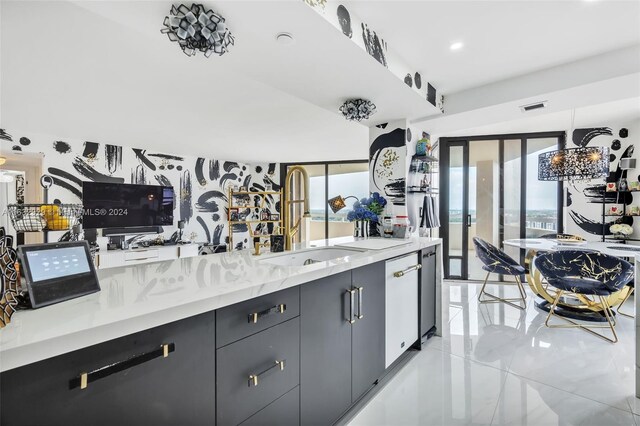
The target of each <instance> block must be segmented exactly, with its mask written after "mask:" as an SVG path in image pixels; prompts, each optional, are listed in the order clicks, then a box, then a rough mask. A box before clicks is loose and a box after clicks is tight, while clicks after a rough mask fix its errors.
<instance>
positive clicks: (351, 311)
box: [347, 289, 356, 324]
mask: <svg viewBox="0 0 640 426" xmlns="http://www.w3.org/2000/svg"><path fill="white" fill-rule="evenodd" d="M347 294H349V318H347V322H348V323H349V324H353V323H354V322H356V320H355V319H353V310H354V306H353V305H354V300H353V299H354V297H355V294H356V291H355V290H353V289H351V290H347Z"/></svg>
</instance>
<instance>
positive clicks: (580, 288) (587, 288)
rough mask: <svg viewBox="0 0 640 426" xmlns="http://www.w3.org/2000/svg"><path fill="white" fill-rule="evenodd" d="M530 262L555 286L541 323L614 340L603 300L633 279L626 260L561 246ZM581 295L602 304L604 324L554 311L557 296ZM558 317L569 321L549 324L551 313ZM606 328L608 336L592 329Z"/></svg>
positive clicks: (608, 309)
mask: <svg viewBox="0 0 640 426" xmlns="http://www.w3.org/2000/svg"><path fill="white" fill-rule="evenodd" d="M534 264H535V267H536V269H538V270H539V271H540V273H541V274H542V275H543V276H544V277H545V278H546V280H547V282H548V283H549V285H550V286H552V287H555V288H556V289H557V290H558V291H557V292H556V296H555V299H554V301H553V304H552V306H551V309H550V310H549V315H547V319H546V321H545V325H546V326H547V327H550V328H569V327H572V328H581V329H583V330H585V331H588V332H589V333H591V334H594V335H596V336H598V337H600V338H602V339H604V340H607V341H609V342H611V343H616V342H617V341H618V336H617V334H616V330H615V325H616V321H615V315H614V313H613V310H612V309H611V306H609V304H608V302H607V296H610V295H611V294H612V293H615V292H617V291H620V290H621V289H622V288H623V287H624V286H625V285H627V284H628V283H629V282H630V281H631V280H632V279H633V275H634V273H633V266H632V265H631V264H630V263H629V262H627V261H626V260H622V259H620V258H618V257H614V256H609V255H606V254H603V253H597V252H596V253H593V252H584V251H579V250H563V251H556V252H547V253H543V254H540V255H538V256H537V257H536V258H535V260H534ZM571 294H573V295H581V296H584V297H588V298H589V300H592V301H594V302H596V298H597V299H598V300H599V302H600V304H601V305H602V306H604V310H603V314H604V317H605V318H606V320H607V325H584V324H579V323H576V322H575V321H572V320H570V319H569V318H566V317H561V316H559V315H556V314H555V312H554V311H555V308H556V306H557V305H558V301H559V300H560V298H561V297H563V296H566V295H571ZM552 316H555V317H558V318H562V319H563V320H565V321H567V322H568V323H569V324H562V325H560V324H550V323H549V322H550V320H551V317H552ZM598 328H609V329H610V330H611V334H612V336H613V337H612V338H610V337H607V336H606V335H604V334H602V333H597V332H596V331H595V329H598Z"/></svg>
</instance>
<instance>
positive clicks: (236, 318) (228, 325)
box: [216, 287, 300, 348]
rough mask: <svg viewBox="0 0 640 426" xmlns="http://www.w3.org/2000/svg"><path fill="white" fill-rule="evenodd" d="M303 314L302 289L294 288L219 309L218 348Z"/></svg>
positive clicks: (217, 316)
mask: <svg viewBox="0 0 640 426" xmlns="http://www.w3.org/2000/svg"><path fill="white" fill-rule="evenodd" d="M280 306H283V308H280ZM299 313H300V288H299V287H292V288H289V289H286V290H282V291H278V292H276V293H271V294H267V295H265V296H261V297H257V298H255V299H251V300H247V301H246V302H241V303H237V304H235V305H231V306H227V307H225V308H222V309H218V310H217V311H216V347H217V348H221V347H223V346H226V345H228V344H229V343H232V342H235V341H237V340H240V339H243V338H245V337H247V336H250V335H252V334H255V333H257V332H259V331H262V330H265V329H267V328H269V327H272V326H274V325H276V324H280V323H282V322H284V321H287V320H289V319H291V318H295V317H297V316H298V315H299Z"/></svg>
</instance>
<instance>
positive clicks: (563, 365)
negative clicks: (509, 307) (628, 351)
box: [509, 313, 635, 410]
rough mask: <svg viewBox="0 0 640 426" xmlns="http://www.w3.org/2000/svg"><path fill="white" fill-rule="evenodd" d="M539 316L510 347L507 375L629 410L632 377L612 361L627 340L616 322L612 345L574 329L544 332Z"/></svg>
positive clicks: (545, 328)
mask: <svg viewBox="0 0 640 426" xmlns="http://www.w3.org/2000/svg"><path fill="white" fill-rule="evenodd" d="M544 319H545V315H544V314H543V313H541V314H540V315H539V316H538V317H536V318H534V319H533V320H532V321H531V323H530V325H529V328H528V330H527V333H526V335H525V337H524V340H523V341H522V342H521V343H520V344H519V345H518V347H517V348H516V349H515V352H514V357H513V360H512V362H511V364H510V365H509V372H510V373H513V374H516V375H518V376H522V377H525V378H528V379H532V380H535V381H537V382H540V383H545V384H548V385H550V386H554V387H556V388H558V389H562V390H564V391H567V392H571V393H575V394H576V395H580V396H583V397H586V398H589V399H592V400H594V401H598V402H601V403H604V404H608V405H611V406H613V407H617V408H620V409H623V410H629V403H628V402H627V398H628V397H630V396H633V395H634V393H635V377H634V375H633V372H632V370H630V371H626V370H625V368H624V367H623V365H621V363H620V362H619V361H618V360H619V359H621V358H622V357H623V356H624V351H625V346H626V345H628V344H633V341H634V340H633V337H632V336H631V335H630V334H629V333H627V332H625V331H624V327H623V326H622V322H623V321H622V320H619V323H620V327H619V328H618V336H619V338H620V340H621V341H620V342H619V343H618V344H612V343H609V342H606V341H604V340H601V339H599V338H597V337H594V336H592V335H590V334H587V333H586V332H584V331H582V330H579V329H550V328H547V327H545V326H544Z"/></svg>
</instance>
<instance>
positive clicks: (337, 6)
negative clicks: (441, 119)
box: [304, 0, 443, 112]
mask: <svg viewBox="0 0 640 426" xmlns="http://www.w3.org/2000/svg"><path fill="white" fill-rule="evenodd" d="M304 1H305V3H306V4H308V5H309V6H310V7H311V8H312V9H313V10H314V11H316V12H317V13H318V14H319V15H320V16H322V17H323V18H324V19H325V20H327V21H328V22H329V23H331V24H332V25H333V26H334V27H335V28H336V29H337V30H339V31H340V32H342V34H344V35H345V36H346V37H347V38H349V39H350V40H351V41H352V42H353V43H355V44H356V45H357V46H358V47H360V48H361V49H363V50H364V51H366V52H367V53H368V54H369V55H371V57H372V58H374V59H375V60H376V61H378V63H380V64H381V65H382V66H384V67H386V68H387V69H388V70H389V72H391V73H392V74H393V75H395V76H396V77H397V78H398V79H399V80H400V81H403V82H405V83H406V84H407V86H409V87H410V88H411V89H412V90H413V91H414V92H416V93H418V94H419V95H420V96H421V97H422V99H426V100H428V101H429V102H430V103H431V104H432V105H433V106H434V107H436V108H438V109H439V110H440V111H442V108H443V107H442V97H439V96H436V88H435V87H434V86H433V85H431V84H429V85H428V87H429V91H427V84H426V83H427V81H426V79H423V76H422V75H421V74H420V73H419V72H417V71H416V70H415V68H414V67H412V66H411V65H410V64H409V63H407V62H406V61H405V60H404V58H402V57H400V56H399V55H398V54H397V53H396V52H394V51H393V49H392V47H391V46H389V45H387V42H386V41H385V40H384V37H383V36H382V35H381V34H380V33H378V32H377V31H376V30H375V29H374V28H373V26H372V25H370V24H369V23H367V22H364V21H363V20H362V19H360V18H359V17H358V16H357V15H356V14H354V13H353V12H352V11H349V10H348V9H347V6H346V5H345V4H342V2H341V1H340V0H322V1H320V0H304ZM437 111H438V110H435V111H433V112H437Z"/></svg>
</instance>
